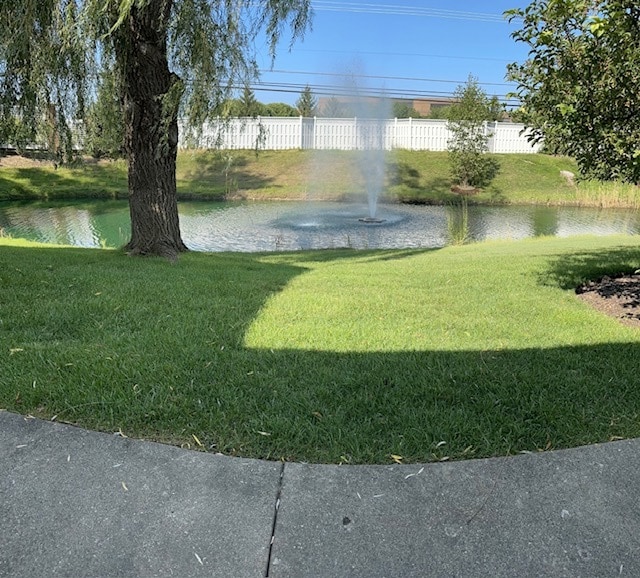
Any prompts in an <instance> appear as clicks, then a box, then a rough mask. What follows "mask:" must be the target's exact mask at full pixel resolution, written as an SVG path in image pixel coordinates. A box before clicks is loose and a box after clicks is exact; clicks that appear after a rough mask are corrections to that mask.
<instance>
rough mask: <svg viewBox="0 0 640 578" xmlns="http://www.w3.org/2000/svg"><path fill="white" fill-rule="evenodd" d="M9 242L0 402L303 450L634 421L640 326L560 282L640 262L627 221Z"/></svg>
mask: <svg viewBox="0 0 640 578" xmlns="http://www.w3.org/2000/svg"><path fill="white" fill-rule="evenodd" d="M18 243H19V241H16V240H9V241H7V240H6V239H2V240H0V407H2V408H5V409H9V410H12V411H18V412H22V413H25V414H27V413H30V414H33V415H38V416H41V417H45V418H47V417H48V418H52V417H53V416H56V419H57V420H60V421H70V422H73V423H78V424H81V425H83V426H86V427H90V428H95V429H100V430H106V431H118V430H119V429H121V430H122V431H123V432H124V433H125V434H127V435H130V436H140V437H147V438H151V439H157V440H162V441H167V442H171V443H179V444H190V445H191V447H200V445H199V444H202V447H203V448H204V449H207V450H216V451H222V452H225V453H229V454H234V455H244V456H252V457H263V458H270V459H280V458H284V459H295V460H306V461H315V462H350V463H385V462H388V461H390V459H391V458H390V455H391V454H393V455H400V456H403V459H404V460H405V461H424V460H431V459H442V458H444V457H449V458H463V457H478V456H490V455H504V454H508V453H514V452H518V451H533V450H536V449H542V448H550V447H554V448H555V447H568V446H575V445H579V444H583V443H591V442H596V441H606V440H608V439H611V438H612V437H615V436H621V437H635V436H640V377H639V376H638V371H637V364H638V361H637V360H638V359H639V358H640V356H639V354H640V332H639V331H638V330H637V329H634V328H630V327H626V326H623V325H621V324H620V323H618V322H617V321H615V320H613V319H609V318H607V317H605V316H603V315H602V314H600V313H597V312H596V311H593V310H591V309H590V308H589V307H588V306H586V305H585V304H584V303H582V302H581V301H579V300H578V299H577V298H576V297H575V295H574V294H573V288H574V287H575V286H576V285H578V284H579V283H580V282H581V281H583V280H584V279H587V278H590V277H597V276H600V275H603V274H605V273H611V272H615V271H628V270H633V269H635V268H637V266H638V262H639V261H640V240H639V239H638V238H637V237H606V238H571V239H536V240H528V241H521V242H492V243H480V244H474V245H466V246H460V247H449V248H446V249H442V250H432V251H424V250H422V251H420V250H406V251H398V250H396V251H371V252H355V251H348V250H337V251H318V252H297V253H289V254H287V253H278V254H241V255H236V254H224V253H222V254H187V255H184V256H183V257H181V259H180V260H179V261H178V262H177V263H173V264H171V263H168V262H166V261H164V260H161V259H154V258H149V259H131V258H128V257H126V256H124V255H123V254H122V253H120V252H118V251H101V250H88V249H72V248H64V249H54V248H46V249H44V248H39V247H36V248H34V247H26V246H25V247H21V246H17V245H18ZM194 436H195V437H194ZM196 439H197V441H196ZM441 442H445V443H441Z"/></svg>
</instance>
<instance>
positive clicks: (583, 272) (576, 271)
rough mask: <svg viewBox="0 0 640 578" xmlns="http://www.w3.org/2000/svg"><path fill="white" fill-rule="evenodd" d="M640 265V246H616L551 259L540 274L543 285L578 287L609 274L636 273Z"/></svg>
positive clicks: (562, 287)
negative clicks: (547, 266)
mask: <svg viewBox="0 0 640 578" xmlns="http://www.w3.org/2000/svg"><path fill="white" fill-rule="evenodd" d="M639 268H640V247H614V248H610V249H602V250H598V251H592V252H582V251H581V252H579V253H566V254H563V255H559V256H558V257H557V258H555V259H553V260H552V261H551V262H550V265H549V268H548V269H547V270H545V271H544V272H543V273H541V275H540V276H539V281H540V283H541V284H542V285H553V286H557V287H560V288H561V289H575V288H576V287H578V286H580V285H582V284H583V283H585V282H586V281H589V280H596V279H600V278H602V277H603V276H605V275H609V276H611V275H618V274H621V273H633V272H634V271H636V270H637V269H639Z"/></svg>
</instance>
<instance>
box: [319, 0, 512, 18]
mask: <svg viewBox="0 0 640 578" xmlns="http://www.w3.org/2000/svg"><path fill="white" fill-rule="evenodd" d="M312 6H313V9H314V10H317V11H319V12H320V11H324V12H351V13H360V14H384V15H398V16H419V17H429V18H448V19H453V20H473V21H477V22H495V23H506V20H505V18H504V16H503V15H502V14H499V15H498V14H486V13H480V12H465V11H459V10H445V9H440V8H423V7H419V6H406V5H399V4H377V3H376V4H372V3H359V2H358V3H356V2H336V1H332V0H314V2H313V4H312Z"/></svg>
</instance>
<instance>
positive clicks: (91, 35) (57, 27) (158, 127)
mask: <svg viewBox="0 0 640 578" xmlns="http://www.w3.org/2000/svg"><path fill="white" fill-rule="evenodd" d="M310 18H311V7H310V0H265V1H260V2H255V1H252V0H11V1H7V0H3V1H2V2H0V27H1V28H0V117H1V118H2V122H0V130H2V131H3V132H4V134H2V135H0V136H5V137H10V136H11V135H10V134H9V133H10V132H11V130H13V128H14V127H15V126H16V124H18V123H15V122H13V121H12V119H14V120H15V119H16V118H18V119H19V120H20V123H19V124H21V125H22V131H23V133H24V131H25V130H27V131H30V134H32V135H35V134H36V132H37V130H38V125H42V124H43V123H44V124H45V126H46V125H47V124H48V125H52V126H53V128H54V129H55V130H53V131H52V135H54V136H55V142H56V143H58V144H59V146H60V147H61V148H62V149H70V142H71V141H70V138H68V135H69V134H70V133H69V125H70V121H72V120H74V119H76V118H83V117H84V116H85V114H84V113H85V102H86V100H87V98H88V97H89V96H90V95H91V94H95V93H96V84H97V79H98V78H99V75H100V72H101V71H102V70H104V68H105V66H106V64H105V63H109V64H112V63H113V64H114V65H115V71H116V74H117V75H118V83H117V86H118V88H119V91H120V94H119V97H120V100H121V103H122V107H123V117H124V125H125V130H124V150H125V153H126V155H127V158H128V167H129V169H128V170H129V203H130V207H131V230H132V233H131V240H130V242H129V243H128V244H127V249H128V250H129V251H130V252H131V253H133V254H163V255H167V256H175V255H176V254H177V253H178V252H180V251H184V250H186V247H185V245H184V243H183V242H182V240H181V238H180V230H179V223H178V210H177V199H176V187H175V161H176V154H177V143H178V124H177V118H178V114H179V112H180V111H182V113H183V116H185V117H186V118H187V119H188V120H189V121H190V122H191V123H192V124H194V125H200V124H202V123H203V122H204V121H205V120H206V119H207V118H208V116H209V115H210V114H211V113H212V111H214V110H215V109H216V106H217V105H219V104H220V103H222V102H224V101H225V100H226V99H228V97H229V96H230V94H231V91H232V89H233V87H234V86H238V85H243V84H247V83H248V81H250V80H251V79H253V78H255V77H256V76H257V74H258V65H257V63H256V59H255V48H254V46H255V43H256V41H261V42H262V41H263V40H266V44H267V46H268V50H269V53H270V55H271V58H272V59H273V58H275V53H276V48H277V46H278V43H279V41H280V39H281V37H282V35H283V33H284V31H285V29H290V30H291V40H292V41H293V40H294V39H295V38H298V37H300V36H301V35H302V34H303V33H304V31H305V30H306V29H307V27H308V23H309V22H310ZM63 152H64V153H65V154H66V155H69V154H70V150H64V151H63Z"/></svg>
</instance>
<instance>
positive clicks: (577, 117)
mask: <svg viewBox="0 0 640 578" xmlns="http://www.w3.org/2000/svg"><path fill="white" fill-rule="evenodd" d="M505 14H506V16H507V17H508V18H509V19H515V18H521V19H522V27H521V28H520V30H518V31H517V32H515V33H514V34H513V37H514V38H515V40H516V41H518V42H523V43H525V44H526V45H527V46H528V47H529V57H528V58H527V60H526V61H525V62H524V63H522V64H517V63H514V64H511V65H510V66H509V68H508V77H509V79H510V80H513V81H515V82H517V83H518V89H517V92H516V94H517V96H518V97H519V98H520V100H521V102H522V108H521V109H520V111H519V113H518V118H519V120H521V121H522V122H524V123H525V124H526V125H528V126H529V127H530V128H531V129H532V137H533V139H534V140H536V141H540V140H542V139H544V142H545V146H546V148H547V149H548V150H551V151H552V152H559V153H564V154H568V155H571V156H573V157H574V158H575V159H576V161H577V163H578V165H579V167H580V170H581V173H582V174H583V175H584V176H586V177H592V178H598V179H603V180H613V179H620V180H623V181H629V182H633V183H640V123H638V118H639V115H640V66H639V64H640V5H638V4H637V3H634V2H629V1H627V0H553V1H549V0H534V1H533V2H531V4H529V6H527V7H526V8H524V9H515V10H510V11H508V12H506V13H505Z"/></svg>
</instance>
